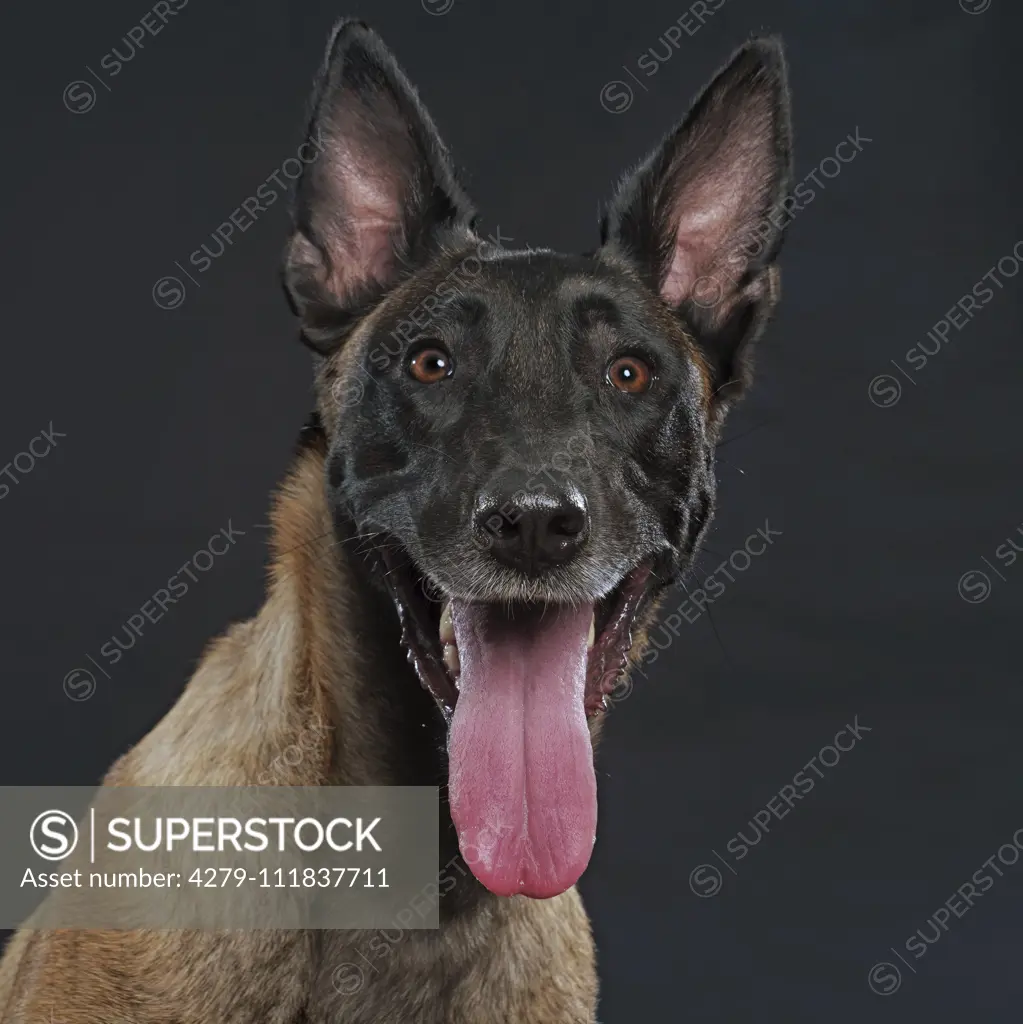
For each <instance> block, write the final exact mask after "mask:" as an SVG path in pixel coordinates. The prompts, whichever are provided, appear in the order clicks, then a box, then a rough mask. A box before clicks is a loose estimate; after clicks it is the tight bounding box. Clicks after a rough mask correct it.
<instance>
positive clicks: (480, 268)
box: [391, 246, 648, 352]
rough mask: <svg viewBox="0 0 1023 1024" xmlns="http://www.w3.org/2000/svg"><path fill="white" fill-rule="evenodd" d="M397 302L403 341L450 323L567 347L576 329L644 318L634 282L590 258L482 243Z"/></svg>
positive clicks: (507, 342)
mask: <svg viewBox="0 0 1023 1024" xmlns="http://www.w3.org/2000/svg"><path fill="white" fill-rule="evenodd" d="M396 298H398V299H399V301H396V302H394V303H392V304H391V319H394V320H396V321H397V323H396V324H395V325H394V328H392V333H393V334H394V335H395V336H396V337H400V338H402V339H404V340H405V341H409V342H411V341H414V340H416V338H418V337H421V336H424V335H426V336H429V334H430V331H431V328H439V327H443V326H445V325H451V326H454V327H456V328H457V327H458V326H469V327H481V326H482V327H484V328H485V333H486V334H487V336H488V338H489V339H490V340H492V341H494V342H501V343H502V347H504V346H511V347H512V348H515V347H517V346H520V345H528V346H529V347H531V348H532V350H533V351H534V352H535V351H537V345H540V344H543V343H544V341H546V342H547V343H549V344H554V343H555V342H556V341H558V340H559V339H560V340H561V341H562V342H564V341H565V340H566V339H567V338H568V337H569V336H570V335H571V334H573V333H574V332H573V330H572V328H573V327H574V326H582V327H585V326H590V325H592V324H593V323H595V322H599V321H605V322H607V323H611V324H613V323H617V322H618V321H620V320H622V319H626V318H630V317H631V318H636V317H641V316H642V315H643V313H644V311H645V308H646V307H648V303H647V301H646V297H645V296H644V295H643V292H642V290H641V289H640V288H639V287H637V286H636V284H635V282H633V281H632V280H630V278H629V277H628V276H627V275H626V274H624V273H622V272H620V271H619V270H617V269H616V268H614V267H612V266H608V265H606V264H603V263H601V262H600V261H599V260H597V259H595V258H592V257H588V256H572V255H565V254H561V253H554V252H550V251H548V250H517V251H509V250H504V249H495V248H488V247H486V246H480V247H478V248H476V249H472V250H470V251H469V252H467V253H463V254H459V255H456V256H449V257H448V258H447V259H445V260H444V261H443V262H442V263H440V264H439V265H435V266H434V267H433V268H431V271H430V272H429V273H428V274H425V275H423V276H422V277H421V278H420V279H419V280H418V281H416V282H414V286H413V287H410V288H408V289H407V290H405V292H404V294H402V295H401V296H400V298H399V297H397V296H396Z"/></svg>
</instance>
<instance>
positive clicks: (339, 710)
mask: <svg viewBox="0 0 1023 1024" xmlns="http://www.w3.org/2000/svg"><path fill="white" fill-rule="evenodd" d="M326 454H327V452H326V440H325V438H324V436H323V434H322V432H320V431H318V430H315V429H310V430H308V431H307V439H306V441H305V443H304V444H303V447H302V448H301V450H300V452H299V454H298V457H297V459H296V462H295V464H294V466H293V468H292V471H291V472H290V474H289V475H288V477H287V479H286V480H285V482H284V485H283V486H282V488H281V490H280V492H279V494H278V497H277V501H276V506H275V509H274V511H273V514H272V521H273V526H274V530H273V538H272V547H273V552H274V557H273V563H272V569H271V582H270V589H269V595H268V600H267V602H266V605H265V606H264V608H263V611H262V613H261V614H260V616H259V618H258V619H257V623H256V624H260V625H261V627H262V632H264V633H265V634H270V635H272V636H273V638H274V639H273V641H272V643H271V644H270V646H271V647H273V648H274V649H276V650H277V651H279V652H280V657H279V661H278V666H277V668H276V670H275V672H274V675H275V676H276V678H275V679H274V681H273V685H274V686H275V687H278V688H279V689H280V691H281V695H282V697H281V703H282V705H284V706H286V707H288V708H290V709H291V712H290V714H292V715H294V714H296V713H297V717H299V718H301V719H302V720H303V721H305V722H307V723H309V724H308V726H307V730H308V731H310V732H312V733H315V734H316V735H317V736H318V737H320V738H321V739H322V743H321V744H319V746H318V756H317V757H315V758H310V759H309V767H310V768H311V767H312V766H313V765H314V764H315V766H316V775H315V777H313V776H310V775H309V774H308V770H307V772H305V773H303V775H304V777H303V778H300V779H295V778H294V776H292V777H291V778H289V783H290V784H292V785H310V784H321V785H324V784H325V785H346V786H437V787H438V788H439V790H440V792H441V804H440V812H439V813H440V835H441V849H440V851H439V853H440V865H439V866H440V867H441V870H442V872H444V871H445V869H446V870H447V872H448V875H449V877H450V878H451V879H452V880H453V881H452V882H451V883H449V886H450V892H449V895H450V897H451V898H450V899H446V900H445V910H450V909H454V908H456V907H458V908H463V909H464V908H466V907H468V906H470V905H476V904H478V903H479V902H480V901H489V900H492V899H496V897H491V896H490V894H489V893H486V891H485V890H484V889H483V888H482V886H480V885H479V883H478V882H476V880H475V879H474V878H472V876H471V875H470V874H469V872H468V869H467V868H466V867H465V865H464V862H463V861H462V860H461V857H460V855H459V853H458V847H457V840H456V838H455V830H454V826H453V825H452V823H451V818H450V814H449V812H448V806H447V800H446V786H447V754H446V740H447V727H446V725H445V722H444V719H443V717H442V715H441V713H440V711H439V710H438V708H437V705H436V704H435V702H434V700H433V698H432V697H431V696H430V695H429V694H428V693H427V692H426V691H425V690H424V689H423V688H422V686H421V685H420V683H419V680H418V678H417V677H416V675H415V672H414V671H413V669H412V667H411V666H410V665H409V663H408V660H407V656H406V652H405V648H404V647H403V645H402V643H401V633H400V627H399V622H398V617H397V615H396V613H395V609H394V605H393V603H392V602H391V600H390V598H389V597H388V596H387V594H386V593H385V592H384V590H383V588H381V587H379V586H377V585H375V584H374V583H373V582H372V581H371V580H370V579H369V578H368V576H367V574H366V571H365V570H364V569H363V568H362V567H361V565H360V564H359V563H358V562H357V560H356V559H357V556H356V553H355V552H354V551H353V550H351V547H352V544H353V543H354V544H357V543H358V540H357V539H356V540H355V541H354V542H351V543H350V542H347V541H345V540H342V539H339V536H338V534H337V532H336V531H335V528H334V523H333V521H332V517H331V512H330V508H329V505H328V502H327V492H326V487H327V482H326ZM300 749H301V748H300ZM263 781H265V780H263ZM275 781H277V780H276V778H275Z"/></svg>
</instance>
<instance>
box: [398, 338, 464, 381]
mask: <svg viewBox="0 0 1023 1024" xmlns="http://www.w3.org/2000/svg"><path fill="white" fill-rule="evenodd" d="M408 372H409V373H410V374H411V375H412V376H413V377H414V378H415V379H416V380H417V381H419V383H420V384H436V383H437V382H438V381H441V380H444V378H445V377H450V376H451V374H453V373H454V372H455V364H454V362H453V361H452V359H451V356H449V355H448V354H447V352H445V351H444V349H442V348H437V347H436V346H431V347H428V348H421V349H419V350H418V351H417V352H415V353H413V355H412V358H411V359H409V361H408Z"/></svg>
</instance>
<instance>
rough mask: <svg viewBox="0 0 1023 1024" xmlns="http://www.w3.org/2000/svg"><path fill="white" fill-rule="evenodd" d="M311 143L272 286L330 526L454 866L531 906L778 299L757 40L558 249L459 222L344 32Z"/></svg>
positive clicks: (428, 159) (427, 139)
mask: <svg viewBox="0 0 1023 1024" xmlns="http://www.w3.org/2000/svg"><path fill="white" fill-rule="evenodd" d="M606 127H607V129H608V131H609V132H612V130H613V129H614V127H615V124H614V123H611V122H609V123H608V124H607V126H606ZM612 137H613V132H612V134H611V135H609V140H610V139H611V138H612ZM309 138H310V140H315V141H316V146H315V154H314V156H313V157H312V159H311V162H310V163H309V165H308V167H307V169H306V172H305V174H304V176H303V178H302V180H301V182H300V184H299V188H298V193H297V202H296V230H295V234H294V236H293V238H292V241H291V244H290V247H289V252H288V259H287V266H286V282H287V287H288V290H289V294H290V296H291V299H292V302H293V305H294V308H295V310H296V312H297V313H298V314H299V316H300V318H301V325H302V336H303V338H304V340H305V341H306V343H307V344H308V345H309V346H310V347H311V348H313V349H314V350H315V351H316V352H317V354H318V365H319V401H318V407H319V413H320V417H321V419H322V421H323V423H324V426H325V428H326V431H327V435H328V438H329V455H328V459H327V464H328V480H329V487H330V501H331V506H332V512H333V516H334V521H335V526H336V529H337V532H338V534H339V536H340V538H341V539H342V541H351V542H352V543H351V544H349V545H346V547H347V548H348V549H349V550H357V551H358V552H359V557H360V558H361V559H362V566H363V568H364V569H365V571H366V574H367V576H366V578H367V585H370V586H386V587H388V588H389V589H390V592H391V594H392V596H393V599H394V602H395V606H396V609H397V621H398V622H399V623H400V626H401V638H402V642H403V643H404V644H405V646H406V647H407V649H408V653H409V660H410V663H411V665H412V666H413V668H414V671H415V673H416V674H417V675H418V677H419V680H420V682H421V683H422V684H423V685H424V686H425V687H426V688H427V690H428V691H429V692H430V693H431V694H432V695H433V697H434V698H435V701H436V705H437V712H435V715H436V719H437V722H438V723H442V724H444V725H446V728H447V735H446V738H445V741H444V743H443V746H445V747H446V751H447V772H448V787H447V796H448V800H449V807H450V814H451V820H452V822H453V824H454V827H455V830H456V832H457V835H458V840H459V844H460V847H461V851H462V854H463V856H464V858H465V860H466V863H467V864H468V865H469V867H470V868H471V870H472V872H473V873H474V874H475V876H476V877H477V878H478V879H479V881H480V882H482V883H483V885H484V886H486V888H488V889H489V890H491V891H492V892H494V893H497V894H499V895H515V894H525V895H527V896H532V897H551V896H555V895H557V894H559V893H562V892H564V891H565V890H566V889H568V888H570V887H571V886H572V885H573V884H574V883H575V882H576V880H577V879H578V878H579V876H580V874H581V873H582V872H583V870H584V869H585V868H586V865H587V863H588V861H589V858H590V854H591V852H592V849H593V843H594V839H595V836H596V827H597V797H596V782H595V775H594V767H593V750H592V745H591V727H592V726H593V720H594V718H595V717H597V716H599V715H601V714H602V713H603V711H604V704H605V702H606V697H607V695H608V693H609V692H610V691H611V689H612V688H613V687H614V686H615V683H616V681H617V679H618V678H619V677H620V675H621V673H622V672H623V671H625V670H627V666H628V663H629V661H630V660H632V661H634V660H635V659H636V657H637V655H638V653H639V647H640V644H641V642H642V637H643V635H644V629H645V627H646V626H647V625H648V623H649V621H650V620H651V618H652V616H653V614H654V611H655V607H656V604H657V599H658V597H659V596H660V595H661V594H662V593H663V591H664V589H665V588H666V587H667V586H669V585H670V584H672V583H673V582H676V581H677V580H678V579H679V578H680V576H681V573H682V572H683V571H684V570H685V568H686V566H687V565H688V564H689V563H690V561H691V559H692V557H693V555H694V553H695V551H696V550H697V548H698V546H699V544H700V541H701V539H702V537H703V536H704V533H705V531H706V529H707V526H708V523H709V521H710V517H711V513H712V509H713V503H714V476H713V452H714V445H715V443H716V441H717V439H718V437H719V432H720V429H721V424H722V422H723V419H724V416H725V413H726V411H727V409H728V407H729V406H730V405H731V404H732V402H733V401H734V400H735V399H736V398H737V397H738V396H739V395H740V394H741V392H742V390H743V388H744V387H745V384H746V382H747V377H748V365H749V362H748V353H749V348H750V344H751V342H752V341H753V340H754V339H755V337H756V336H757V335H758V333H759V332H760V330H761V328H762V326H763V324H764V322H765V320H766V318H767V316H768V315H769V313H770V311H771V308H772V306H773V304H774V301H775V299H776V296H777V270H776V267H775V262H774V261H775V258H776V256H777V254H778V250H779V247H780V243H781V237H780V228H779V225H780V224H781V223H782V222H783V218H782V217H780V216H777V213H778V212H779V211H780V210H783V209H784V207H783V206H782V204H783V203H784V201H785V199H786V196H787V188H788V178H789V151H788V147H789V126H788V113H787V96H786V90H785V81H784V65H783V61H782V57H781V52H780V49H779V47H778V46H777V44H776V43H774V42H773V41H767V40H765V41H758V42H755V43H752V44H749V45H748V46H746V47H744V48H743V49H742V50H741V51H739V53H738V54H736V56H735V57H734V58H733V60H732V62H731V63H730V64H729V65H728V66H727V67H726V68H725V69H724V70H723V71H722V72H721V73H720V74H719V75H718V76H717V78H716V79H715V80H714V81H713V82H712V83H711V85H710V86H709V87H708V88H707V89H706V90H705V91H704V93H703V94H702V95H701V96H700V97H699V98H698V100H697V101H696V103H695V105H694V106H693V109H692V111H691V112H690V114H689V115H688V117H687V118H686V119H685V120H684V121H683V122H681V123H680V124H679V125H678V126H677V127H676V128H675V129H674V130H672V131H671V132H670V133H669V134H668V135H667V136H666V137H665V139H664V140H663V142H662V143H661V144H660V145H659V146H658V147H657V148H656V149H655V150H654V151H653V152H652V153H651V154H650V155H649V156H648V157H647V158H646V159H645V160H644V161H643V162H642V163H641V164H640V165H639V166H638V167H637V168H636V169H635V170H634V171H633V172H632V173H630V174H628V175H627V176H626V177H625V178H624V180H623V181H622V183H621V185H620V187H619V189H618V191H617V194H616V195H615V197H614V198H613V199H612V201H611V202H610V204H609V206H608V210H607V214H606V216H605V218H604V222H603V226H602V239H601V244H600V246H599V247H598V248H597V249H596V250H595V251H593V252H591V253H589V254H586V255H584V256H564V255H559V254H556V253H553V252H550V251H547V250H542V249H541V250H537V249H535V248H530V249H528V250H522V251H509V250H507V249H505V248H503V247H502V246H501V245H498V244H494V243H492V242H490V241H487V240H486V239H484V238H483V237H482V236H481V235H480V234H478V233H477V231H476V225H475V213H474V211H473V209H472V207H471V205H470V203H469V200H468V199H467V197H466V194H465V193H464V191H463V190H462V187H461V186H460V184H459V182H458V179H457V176H456V174H455V172H454V169H453V166H452V164H451V161H450V159H449V157H448V154H447V150H446V149H445V147H444V145H443V144H442V143H441V141H440V139H439V137H438V135H437V132H436V130H435V128H434V126H433V123H432V122H431V120H430V118H429V116H428V114H427V113H426V111H425V110H424V108H423V107H422V105H421V104H420V102H419V99H418V97H417V96H416V94H415V92H414V91H413V89H412V87H411V86H410V85H409V84H408V82H407V81H406V79H405V77H404V75H403V74H402V72H401V71H400V70H399V68H398V67H397V65H396V64H395V62H394V60H393V58H392V57H391V56H390V55H389V54H388V53H387V51H386V50H385V49H384V47H383V45H382V44H381V43H380V41H379V40H378V39H377V37H376V36H374V35H373V34H372V33H371V32H369V31H368V30H367V29H365V28H364V27H362V26H360V25H357V24H354V23H350V24H348V25H345V26H343V27H342V28H341V29H340V30H339V31H338V32H337V34H336V36H335V38H334V40H333V42H332V45H331V47H330V50H329V53H328V56H327V61H326V63H325V65H324V67H323V70H322V73H321V76H320V80H319V83H318V86H317V90H316V93H315V96H314V103H313V114H312V121H311V124H310V129H309ZM522 177H524V178H525V177H528V175H527V174H526V173H525V172H523V174H522ZM541 219H542V218H541Z"/></svg>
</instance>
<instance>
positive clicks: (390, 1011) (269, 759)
mask: <svg viewBox="0 0 1023 1024" xmlns="http://www.w3.org/2000/svg"><path fill="white" fill-rule="evenodd" d="M273 518H274V549H275V560H274V564H273V569H272V573H271V582H270V587H269V592H268V597H267V600H266V603H265V604H264V606H263V608H262V610H261V611H260V613H259V614H258V615H257V616H256V618H254V619H253V620H251V621H250V622H246V623H244V624H241V625H237V626H235V627H233V628H232V629H230V630H229V631H228V632H227V633H226V634H225V635H224V636H223V637H221V638H220V639H219V640H217V641H216V642H214V643H213V644H212V645H211V647H210V648H209V650H208V651H207V653H206V655H205V657H204V658H203V660H202V663H201V664H200V666H199V668H198V670H197V671H196V673H195V675H194V677H193V678H192V680H191V681H190V682H189V684H188V686H187V688H186V689H185V692H184V693H183V694H182V696H181V698H180V700H179V701H178V702H177V704H176V705H175V706H174V707H173V708H172V709H171V710H170V712H169V713H168V714H167V715H166V717H165V718H164V719H163V720H162V721H161V722H160V723H159V724H158V725H157V726H156V727H155V728H154V729H153V731H152V732H151V733H149V735H148V736H146V737H145V738H144V739H143V740H142V741H141V742H140V743H139V744H138V745H137V746H136V747H135V748H134V749H133V750H131V751H130V752H129V753H128V754H126V755H125V756H124V757H122V758H121V759H120V760H119V761H118V762H117V763H116V764H115V765H114V767H113V768H112V769H111V770H110V773H109V774H108V776H107V778H106V783H107V784H109V785H138V786H156V785H222V786H223V785H254V784H257V783H258V782H259V781H260V777H261V776H262V781H263V782H265V781H266V773H267V770H268V768H269V767H270V766H271V765H273V771H272V773H271V774H272V781H273V782H275V783H278V784H284V785H320V784H350V785H360V784H377V785H381V784H383V785H386V784H388V783H391V782H393V781H394V779H393V778H392V769H391V768H390V764H391V759H390V758H389V757H388V751H389V745H391V744H393V742H394V740H393V739H392V738H391V737H389V736H388V734H387V730H386V729H385V727H384V725H383V723H382V721H381V717H380V715H379V714H378V712H377V710H376V707H375V705H374V703H373V700H372V699H371V696H372V695H371V691H370V689H369V687H370V686H371V685H372V683H373V680H374V674H375V673H376V672H379V671H383V670H390V667H392V666H391V663H393V666H394V667H395V670H399V669H401V667H402V665H401V658H400V652H395V654H394V655H393V658H392V659H391V663H387V660H386V656H384V655H382V654H381V653H380V652H377V651H371V650H366V648H365V643H364V642H363V640H362V639H361V638H362V636H363V635H364V634H365V633H366V632H367V630H366V629H364V626H365V625H366V624H365V623H364V622H363V621H362V616H363V610H362V608H361V602H360V600H359V596H358V593H357V592H356V591H355V590H354V588H353V587H352V585H351V582H350V579H349V576H348V574H349V572H350V570H348V569H347V568H346V563H345V560H344V559H343V558H339V557H338V552H337V549H336V544H335V540H334V536H333V533H332V531H331V526H330V518H329V514H328V510H327V505H326V498H325V489H324V452H323V450H322V449H319V450H313V449H307V450H306V451H304V452H303V453H302V455H301V456H300V457H299V459H298V462H297V465H296V466H295V468H294V470H293V472H292V473H291V475H290V477H289V478H288V480H287V481H286V483H285V485H284V487H283V489H282V491H281V494H280V496H279V498H278V502H277V507H276V509H275V512H274V517H273ZM410 685H412V686H414V685H415V683H414V682H412V683H410ZM293 746H294V747H297V748H298V749H299V750H300V751H301V752H302V756H301V757H299V758H298V759H297V763H295V764H291V763H290V762H291V761H293V760H295V759H294V758H292V757H288V758H282V757H280V756H279V755H280V754H281V753H282V751H284V750H287V749H288V748H289V747H293ZM395 760H397V759H395ZM462 871H463V872H464V867H463V868H462ZM345 965H349V966H350V965H356V967H357V969H359V970H361V971H362V977H361V981H360V984H359V986H358V990H357V991H351V989H350V988H349V987H348V981H346V980H344V979H345V978H348V977H349V976H351V970H350V969H349V968H346V966H345ZM346 970H347V971H348V975H345V974H344V973H342V974H341V975H339V974H338V972H339V971H341V972H344V971H346ZM339 977H341V979H342V984H340V985H339V984H338V978H339ZM355 980H356V981H359V980H360V979H359V978H358V977H356V978H355ZM595 1005H596V976H595V970H594V954H593V945H592V940H591V937H590V929H589V923H588V921H587V919H586V915H585V912H584V911H583V909H582V904H581V901H580V900H579V897H578V895H577V893H576V892H575V891H574V890H571V891H569V892H567V893H565V894H564V895H562V896H560V897H557V898H555V899H552V900H546V901H533V900H528V899H525V898H514V899H498V898H496V897H494V898H489V897H488V898H486V899H484V900H481V901H480V902H479V904H478V906H477V907H475V908H474V909H473V910H472V911H471V912H469V913H466V914H463V915H460V916H459V917H458V919H457V920H455V921H453V922H449V923H447V924H445V925H444V926H442V928H441V929H440V930H439V931H435V932H406V933H404V935H402V936H401V938H400V941H397V942H396V943H395V944H394V945H386V944H384V943H382V941H381V938H380V935H379V933H371V932H354V931H350V932H318V933H317V932H240V931H237V932H230V933H211V932H171V931H164V932H160V931H135V932H99V931H91V932H83V931H78V932H74V931H48V932H47V931H39V932H33V931H32V930H31V921H30V922H29V923H28V926H27V927H26V928H24V929H22V930H21V931H20V932H18V934H17V935H16V936H15V937H14V938H13V940H12V941H11V943H10V945H9V946H8V948H7V950H6V952H5V955H4V958H3V960H2V962H0V1022H2V1024H256V1022H258V1024H326V1022H327V1021H331V1022H336V1021H345V1022H346V1024H399V1022H400V1024H449V1022H465V1024H555V1022H557V1024H592V1022H593V1020H594V1013H595Z"/></svg>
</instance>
